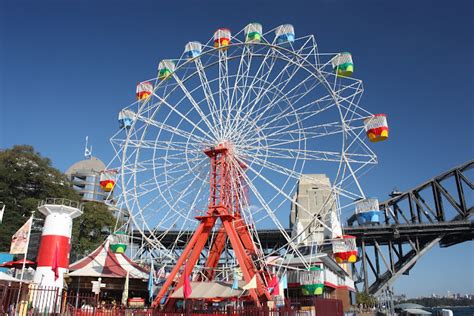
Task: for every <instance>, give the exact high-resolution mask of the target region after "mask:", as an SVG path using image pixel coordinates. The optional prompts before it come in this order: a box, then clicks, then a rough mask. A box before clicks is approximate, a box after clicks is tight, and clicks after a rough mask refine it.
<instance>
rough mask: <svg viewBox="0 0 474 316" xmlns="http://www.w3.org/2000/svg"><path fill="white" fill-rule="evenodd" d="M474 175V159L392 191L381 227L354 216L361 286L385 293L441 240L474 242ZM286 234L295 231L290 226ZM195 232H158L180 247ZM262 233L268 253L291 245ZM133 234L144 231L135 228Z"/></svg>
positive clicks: (351, 230)
mask: <svg viewBox="0 0 474 316" xmlns="http://www.w3.org/2000/svg"><path fill="white" fill-rule="evenodd" d="M469 173H471V174H469ZM473 179H474V160H472V161H469V162H467V163H465V164H463V165H461V166H458V167H456V168H453V169H451V170H449V171H447V172H445V173H443V174H441V175H439V176H437V177H434V178H433V179H431V180H429V181H427V182H425V183H423V184H421V185H419V186H417V187H415V188H413V189H411V190H408V191H405V192H393V193H392V194H391V198H390V199H388V200H386V201H384V202H382V203H380V205H379V206H380V210H381V212H382V220H381V223H380V224H379V225H373V226H358V225H357V221H356V218H355V216H352V217H350V218H349V219H348V221H347V222H348V223H347V224H348V226H346V227H344V228H343V229H344V234H347V235H353V236H355V237H357V245H358V247H359V258H360V260H359V261H358V262H357V263H355V264H354V265H353V278H354V281H355V283H356V285H357V287H358V289H359V290H362V291H365V292H368V293H370V294H374V295H378V294H381V293H382V291H383V290H384V289H386V288H387V287H388V286H390V285H392V284H393V282H394V281H395V280H396V279H397V278H398V277H399V276H401V275H408V273H409V271H410V269H411V268H413V266H414V265H415V263H416V262H417V260H419V259H420V257H421V256H423V255H424V254H425V253H426V252H428V251H429V250H430V249H431V248H432V247H433V246H435V245H436V244H439V245H440V246H441V247H449V246H452V245H456V244H459V243H462V242H465V241H470V240H473V239H474V225H473V222H472V220H471V216H472V214H473V213H474V182H473ZM287 232H288V234H289V235H291V230H290V229H288V230H287ZM162 233H164V232H162ZM192 233H193V232H192V231H190V232H174V231H169V232H167V233H166V234H163V235H162V234H160V232H155V236H160V235H161V236H163V238H161V239H160V242H161V243H162V244H163V246H165V247H169V246H171V245H172V244H173V243H175V242H176V239H177V237H178V234H180V238H181V240H182V241H183V242H182V245H178V247H179V248H181V247H184V246H185V245H186V241H187V240H189V238H190V236H191V235H192ZM258 234H259V239H260V241H261V244H262V247H263V248H264V249H266V250H268V251H273V250H275V249H279V248H280V247H282V246H284V245H285V244H286V243H287V241H286V240H285V239H284V238H283V236H282V235H281V233H280V232H279V231H278V230H259V231H258ZM134 236H136V237H138V236H140V233H139V232H138V231H135V232H134ZM145 251H146V250H145ZM361 284H362V287H361V286H360V285H361Z"/></svg>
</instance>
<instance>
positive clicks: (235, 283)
mask: <svg viewBox="0 0 474 316" xmlns="http://www.w3.org/2000/svg"><path fill="white" fill-rule="evenodd" d="M232 289H233V290H238V289H239V277H238V275H237V272H234V282H233V283H232Z"/></svg>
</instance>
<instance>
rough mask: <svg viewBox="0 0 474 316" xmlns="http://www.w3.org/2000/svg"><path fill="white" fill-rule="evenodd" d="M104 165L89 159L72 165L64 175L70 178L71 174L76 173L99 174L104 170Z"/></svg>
mask: <svg viewBox="0 0 474 316" xmlns="http://www.w3.org/2000/svg"><path fill="white" fill-rule="evenodd" d="M105 168H106V167H105V164H104V163H103V162H102V160H100V159H99V158H96V157H91V158H90V159H84V160H81V161H78V162H76V163H75V164H73V165H72V166H71V167H69V169H67V170H66V172H65V174H66V175H67V176H71V174H74V173H77V172H100V171H102V170H105Z"/></svg>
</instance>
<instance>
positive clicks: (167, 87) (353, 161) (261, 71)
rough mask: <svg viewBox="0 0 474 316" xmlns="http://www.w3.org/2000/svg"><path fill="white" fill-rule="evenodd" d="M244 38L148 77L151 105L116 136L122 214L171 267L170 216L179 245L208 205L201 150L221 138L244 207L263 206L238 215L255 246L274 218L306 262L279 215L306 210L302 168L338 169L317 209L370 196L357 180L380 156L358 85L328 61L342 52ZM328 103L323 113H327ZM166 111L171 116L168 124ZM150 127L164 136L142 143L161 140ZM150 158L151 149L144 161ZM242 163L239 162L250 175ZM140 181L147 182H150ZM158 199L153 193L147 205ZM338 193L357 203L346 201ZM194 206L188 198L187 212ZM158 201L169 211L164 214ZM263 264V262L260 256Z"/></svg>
mask: <svg viewBox="0 0 474 316" xmlns="http://www.w3.org/2000/svg"><path fill="white" fill-rule="evenodd" d="M243 31H244V30H241V31H240V32H238V33H237V34H235V35H234V36H233V37H232V44H230V46H228V47H227V49H226V50H224V49H222V48H215V47H213V46H212V43H213V40H212V38H211V39H210V40H209V41H208V42H207V43H206V44H203V50H202V53H201V54H200V55H199V56H198V57H194V58H186V57H185V56H184V54H183V55H182V56H181V57H180V58H179V59H176V60H175V64H176V68H175V69H174V71H172V72H171V74H170V76H169V78H168V79H166V80H159V79H158V78H155V79H153V80H154V83H155V85H154V90H153V94H152V96H151V97H150V98H148V99H145V100H144V101H137V102H135V103H133V104H131V105H130V106H128V107H127V109H130V110H133V111H134V113H135V116H134V123H133V125H132V126H131V128H130V129H123V130H121V131H119V132H117V133H116V134H115V135H114V136H113V137H112V138H111V143H112V145H113V147H114V150H115V152H116V157H117V159H118V160H119V161H120V165H121V167H120V181H119V182H118V186H119V187H120V188H121V195H120V196H119V199H118V205H119V208H121V209H125V210H127V212H128V213H129V215H130V220H131V222H132V223H133V226H134V228H135V229H137V230H139V231H140V232H141V233H142V235H143V236H144V239H145V240H146V242H147V243H148V245H147V246H148V247H149V248H152V249H153V250H154V251H155V253H159V254H160V256H162V258H167V259H169V260H171V261H173V260H175V259H176V249H175V247H172V249H167V248H166V247H165V246H164V245H163V244H162V243H161V242H160V240H161V238H163V237H164V236H165V235H166V233H167V232H169V231H171V230H175V229H174V227H173V224H172V223H170V222H167V220H168V219H169V218H170V217H172V216H174V219H173V221H174V222H173V223H174V224H177V223H179V222H180V221H183V222H184V224H182V225H181V227H180V229H179V233H178V236H179V237H178V238H180V237H181V236H184V233H185V231H186V230H189V229H191V228H192V226H193V225H195V221H194V216H195V215H197V214H195V213H194V210H195V208H196V207H197V206H198V205H199V207H201V208H202V206H203V204H205V203H206V202H207V201H206V199H207V198H208V188H209V186H208V180H209V179H208V171H209V167H208V166H206V162H207V163H208V160H206V157H205V155H204V154H203V149H204V148H206V147H210V146H217V145H218V144H220V143H223V142H229V143H231V144H232V148H233V151H234V153H235V157H236V159H235V161H234V165H235V166H236V168H240V169H241V172H242V174H243V178H244V179H245V185H242V187H243V186H245V187H246V188H247V189H248V190H249V191H250V192H251V195H252V199H253V200H252V201H248V200H246V201H244V202H243V203H245V204H246V205H242V206H246V207H249V206H250V205H251V203H254V202H257V203H258V204H259V210H257V211H256V210H255V209H252V210H250V209H249V210H247V212H244V214H243V216H244V218H245V220H246V222H247V223H248V224H249V225H250V226H251V230H252V234H253V237H254V238H255V240H256V241H257V243H256V244H257V247H258V246H259V243H258V234H257V229H258V228H257V224H258V222H259V221H263V220H265V219H269V220H271V222H272V223H273V225H274V227H275V228H277V229H278V230H280V232H281V234H282V235H283V236H284V238H285V239H286V241H287V245H286V246H287V249H288V250H292V252H294V253H295V254H296V255H298V256H299V257H300V258H301V259H302V260H303V256H302V255H301V254H300V253H299V251H298V249H297V247H296V246H297V245H296V242H295V240H296V239H297V236H296V237H295V236H293V237H291V236H289V235H288V233H287V232H286V229H285V227H284V226H283V224H282V223H281V220H280V219H279V218H278V214H277V211H276V210H278V209H279V208H282V207H283V206H284V205H286V204H288V202H290V203H295V204H296V205H297V206H298V208H299V209H300V210H301V211H303V212H306V213H308V214H310V212H309V211H308V210H307V208H306V207H305V206H304V205H301V204H298V202H296V201H295V199H294V193H295V189H296V184H297V182H298V181H299V180H300V179H302V178H304V177H305V175H304V174H303V172H306V171H307V170H306V169H305V165H307V164H311V163H314V162H324V163H328V162H329V163H333V164H334V165H335V166H336V168H334V171H332V173H331V174H328V176H329V177H330V178H331V181H333V184H332V187H331V196H332V197H333V199H327V200H326V201H325V203H324V205H322V206H321V210H322V209H324V208H325V207H326V206H327V203H335V204H336V205H335V207H337V209H338V211H339V212H340V210H341V209H344V208H348V207H351V206H353V203H354V202H353V201H354V200H356V199H358V198H365V195H364V193H363V190H362V187H361V185H360V184H359V181H358V179H357V177H358V176H359V175H360V174H361V173H363V172H364V171H365V170H367V167H368V166H369V165H373V164H375V163H377V157H376V155H375V154H374V153H373V152H372V150H371V149H370V148H369V147H368V146H367V145H366V144H365V139H364V137H363V135H364V126H363V121H364V119H366V118H368V117H371V116H372V114H371V113H369V112H368V111H366V110H364V109H363V108H361V107H359V106H358V102H359V100H360V97H361V95H362V92H363V87H362V81H361V80H358V79H353V78H347V77H338V76H336V75H335V73H334V71H333V69H332V67H331V60H332V58H334V57H335V56H337V53H324V54H322V53H319V52H318V47H317V45H316V41H315V39H314V37H313V36H312V35H309V36H304V37H301V38H296V39H295V41H294V42H292V43H287V45H285V46H282V45H277V44H276V43H275V41H274V40H267V38H268V39H270V38H271V36H272V34H273V32H274V30H270V31H268V32H266V33H264V34H262V41H261V42H260V43H245V42H243V41H240V40H239V37H244V36H243ZM236 62H238V66H237V64H234V63H236ZM279 63H283V65H280V64H279ZM229 65H230V67H229ZM233 65H234V67H232V66H233ZM277 65H278V66H277ZM302 74H304V76H303V75H302ZM212 76H214V78H211V77H212ZM210 78H211V79H210ZM193 80H194V81H195V84H196V83H197V85H195V86H194V87H193V86H192V84H191V83H190V82H193ZM150 81H151V80H150ZM295 81H296V82H297V84H295V83H294V82H295ZM315 89H318V91H320V90H321V91H323V92H319V93H320V94H322V95H318V97H317V98H316V99H314V100H311V102H307V103H305V104H303V105H299V102H305V101H307V99H308V98H309V97H310V96H312V95H313V94H314V95H315V96H316V95H317V94H316V93H315V91H316V90H315ZM175 93H179V94H180V96H181V97H176V96H175V95H174V94H175ZM199 94H200V95H199ZM197 96H198V97H199V99H198V98H197ZM269 96H272V97H273V98H269ZM252 97H253V98H252ZM250 98H252V100H250ZM302 100H303V101H302ZM282 102H283V104H284V105H285V106H286V107H285V108H282V105H281V104H282ZM321 104H326V105H325V107H323V108H321V106H320V105H321ZM184 110H186V111H184ZM274 110H276V113H273V112H272V111H274ZM328 110H331V111H333V112H335V114H334V121H330V122H326V123H323V124H314V125H313V124H312V121H313V120H315V119H316V118H317V117H318V116H319V115H325V114H326V113H327V112H328ZM163 113H164V114H166V115H165V116H161V114H163ZM158 114H160V115H158ZM177 119H178V121H177ZM278 122H286V125H285V124H282V125H280V123H278ZM276 123H278V124H276ZM274 124H276V125H274ZM150 131H155V132H156V133H157V134H156V136H155V137H154V138H151V139H147V138H146V136H147V135H151V136H154V134H152V132H150ZM168 135H171V136H168ZM336 136H337V141H338V142H339V144H340V149H338V150H337V151H336V150H315V149H313V148H307V144H310V143H311V142H312V141H314V140H317V139H325V138H328V139H330V140H331V142H333V141H334V140H336V138H335V137H336ZM160 137H161V138H160ZM295 137H296V138H295ZM177 139H182V140H181V141H178V140H177ZM295 144H296V145H295ZM283 145H285V146H286V145H288V146H289V147H283ZM291 146H293V147H291ZM146 151H152V152H153V153H152V155H148V156H146V154H145V155H143V154H142V153H145V152H146ZM142 158H144V159H142ZM281 160H284V161H286V163H287V162H288V161H291V162H292V163H293V166H292V167H291V166H290V167H289V166H287V165H285V164H282V163H281ZM158 161H159V162H160V164H158ZM236 161H244V162H245V170H243V169H242V168H241V166H240V165H239V164H236V163H235V162H236ZM182 167H184V169H182ZM267 170H270V171H271V172H273V173H274V174H277V175H279V176H280V177H282V178H283V180H281V181H280V182H279V183H276V182H275V180H274V178H272V179H269V177H267V176H265V175H264V172H266V171H267ZM143 174H147V175H148V176H147V177H148V178H143V177H142V175H143ZM174 174H176V176H174ZM185 179H186V181H189V183H188V188H187V189H186V188H185V189H182V190H181V191H176V190H175V186H177V185H179V184H180V183H181V181H184V180H185ZM188 179H189V180H188ZM257 182H258V184H259V185H265V186H267V190H269V189H271V190H273V191H274V192H275V194H274V196H273V197H269V195H268V194H267V195H264V194H262V193H261V188H260V187H257ZM199 183H200V184H199ZM192 186H197V189H195V190H197V191H196V192H195V191H190V189H189V188H190V187H192ZM151 194H153V195H154V197H149V195H151ZM341 197H343V198H345V199H348V200H350V201H351V202H348V203H341ZM187 199H190V201H191V202H190V203H188V204H186V205H185V206H186V207H180V205H181V204H183V201H185V200H187ZM331 201H332V202H331ZM157 204H161V205H162V206H161V207H164V208H166V209H167V210H166V211H165V210H163V209H158V210H157V208H156V207H157V206H156V205H157ZM243 208H244V207H243ZM203 209H204V208H203ZM288 210H289V209H287V210H286V211H288ZM160 216H161V219H160V221H159V222H153V225H154V226H153V227H146V226H148V224H149V223H150V221H151V219H152V218H154V219H157V217H160ZM312 216H313V222H314V223H315V224H318V225H321V226H324V227H325V228H326V229H328V230H330V231H331V230H332V227H328V226H327V225H326V224H325V223H324V220H325V219H324V218H322V220H321V219H319V218H318V217H316V216H314V214H312ZM256 217H258V218H256ZM314 223H313V224H314ZM150 224H151V223H150ZM163 231H164V233H163ZM158 232H160V235H157V233H158ZM177 242H178V240H176V244H177ZM176 248H177V247H176ZM260 259H261V260H262V261H263V260H264V256H263V255H262V257H261V258H260Z"/></svg>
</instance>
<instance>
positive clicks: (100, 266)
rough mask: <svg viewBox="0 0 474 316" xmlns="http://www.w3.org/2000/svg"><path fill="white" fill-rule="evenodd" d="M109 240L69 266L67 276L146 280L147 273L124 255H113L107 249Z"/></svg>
mask: <svg viewBox="0 0 474 316" xmlns="http://www.w3.org/2000/svg"><path fill="white" fill-rule="evenodd" d="M109 244H110V238H107V240H106V241H105V242H104V243H102V245H100V246H99V248H97V249H96V250H94V251H93V252H92V253H91V254H89V255H88V256H86V257H84V258H82V259H81V260H79V261H76V262H74V263H73V264H71V265H70V266H69V270H70V271H72V272H70V273H69V276H73V277H74V276H88V277H105V278H125V277H126V276H127V272H128V273H129V278H130V279H148V273H147V272H146V271H145V269H143V268H142V267H140V266H139V265H137V264H136V263H135V262H133V261H132V260H131V259H130V258H128V257H127V256H126V255H125V254H120V253H114V252H112V250H111V249H110V247H109Z"/></svg>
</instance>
